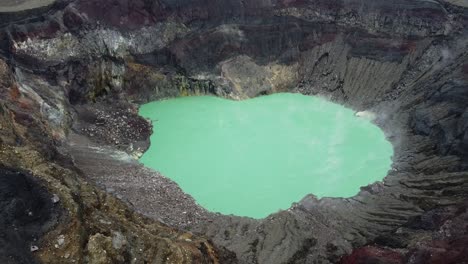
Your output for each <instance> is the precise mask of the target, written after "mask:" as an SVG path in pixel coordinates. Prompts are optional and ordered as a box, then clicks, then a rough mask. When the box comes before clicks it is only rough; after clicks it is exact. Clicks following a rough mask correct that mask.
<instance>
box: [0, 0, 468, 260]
mask: <svg viewBox="0 0 468 264" xmlns="http://www.w3.org/2000/svg"><path fill="white" fill-rule="evenodd" d="M453 2H454V1H431V0H412V1H409V0H392V1H361V0H333V1H326V0H308V1H307V0H300V1H295V0H283V1H261V0H255V1H236V0H222V1H215V2H213V1H205V0H196V1H193V0H191V1H188V0H187V1H185V0H178V1H175V0H160V1H143V0H136V1H128V0H80V1H78V0H77V1H57V2H56V3H55V4H54V5H53V6H51V7H48V8H47V11H44V12H45V13H43V12H42V13H41V12H37V11H34V12H33V11H31V12H29V13H28V14H27V15H26V17H28V19H27V20H21V21H20V20H18V19H16V18H15V16H11V15H4V16H3V18H1V19H0V21H2V23H3V24H2V25H3V26H2V30H1V33H0V34H1V35H0V47H1V54H2V56H3V57H4V58H5V60H6V61H7V62H8V65H9V66H10V67H11V68H13V69H14V78H15V80H16V81H17V82H18V86H19V88H18V89H17V91H16V90H13V91H14V92H10V94H13V96H14V95H15V94H18V95H22V96H19V98H20V99H23V101H24V99H25V97H26V99H29V101H32V102H34V103H35V104H38V106H37V107H36V108H35V109H40V111H38V112H37V115H38V117H37V118H39V120H41V122H40V123H41V126H37V127H39V128H41V130H39V131H37V129H39V128H35V127H34V126H29V129H25V131H24V133H29V135H30V138H31V140H30V142H28V143H27V144H28V145H29V144H31V145H34V146H38V147H42V148H44V149H46V150H48V151H50V150H54V149H57V152H58V153H60V154H61V155H64V156H65V157H64V158H63V159H64V160H70V159H71V160H72V161H73V164H70V166H72V167H77V168H79V169H81V170H82V171H83V174H84V175H85V176H86V177H87V179H89V180H90V181H92V182H94V183H96V184H97V185H99V186H101V187H102V189H104V190H106V191H107V192H109V193H113V194H114V195H115V196H116V197H118V198H120V199H121V200H123V201H125V202H127V204H129V205H131V206H132V207H133V208H134V209H135V210H137V211H139V212H141V213H143V214H145V215H147V216H150V217H152V218H154V219H158V220H159V221H163V222H165V223H167V224H168V225H170V226H173V227H176V228H181V229H184V230H187V231H191V232H195V233H198V234H202V235H205V236H208V237H210V238H211V239H212V240H213V241H214V243H215V244H217V245H220V246H224V247H226V248H227V249H229V250H230V251H233V252H235V254H236V258H237V259H238V260H239V261H240V262H241V263H314V262H315V263H327V262H332V263H334V262H337V261H338V260H339V259H340V258H341V256H343V255H345V254H347V253H351V252H352V249H353V248H356V247H361V246H364V245H366V244H369V243H374V242H376V241H377V242H379V241H380V242H381V244H382V245H384V246H392V247H394V248H396V249H398V250H400V251H402V252H408V249H409V248H412V244H411V245H410V243H399V244H392V245H389V242H388V241H387V240H388V239H385V238H388V237H391V236H392V235H393V234H401V233H402V232H403V234H407V235H406V236H405V235H402V237H405V239H408V240H411V241H416V242H417V241H424V239H425V238H424V234H427V232H428V231H427V230H426V229H425V228H424V221H422V222H421V221H419V222H418V221H415V220H414V219H418V217H423V216H425V215H428V214H436V215H438V214H442V212H444V209H443V208H453V207H457V206H459V205H460V204H463V203H464V202H465V201H466V195H467V193H468V192H467V191H468V190H467V189H468V178H467V177H468V172H467V167H468V166H467V165H468V148H467V146H468V118H467V117H468V114H467V113H468V110H467V103H466V102H467V101H468V89H467V87H468V63H467V61H468V52H467V50H468V49H467V48H468V47H467V44H468V41H467V40H468V34H467V33H468V32H467V26H468V9H466V8H465V7H463V5H459V4H456V3H453ZM280 91H291V92H300V93H303V94H308V95H309V94H310V95H320V96H325V97H327V98H329V99H330V100H333V101H336V102H339V103H342V104H344V105H346V106H348V107H351V108H353V109H355V110H356V111H368V112H371V113H372V114H373V115H375V116H376V120H375V122H376V123H377V124H378V125H379V126H381V128H382V129H383V130H384V132H385V133H386V135H387V136H388V138H389V140H390V141H391V142H392V143H393V145H394V148H395V155H394V158H393V160H394V164H393V166H392V169H391V171H389V174H388V175H387V177H386V178H385V179H384V180H383V182H378V183H375V184H372V185H370V186H366V187H363V188H362V190H361V192H360V193H359V194H358V195H356V196H355V197H352V198H349V199H330V198H324V199H321V200H317V199H316V198H315V197H314V196H313V195H309V196H307V197H305V198H304V199H303V200H301V201H298V203H296V204H294V205H293V206H292V207H291V208H290V209H288V210H286V211H282V212H278V213H276V214H273V215H271V216H269V217H267V218H266V219H263V220H253V219H248V218H241V217H236V216H223V215H219V214H214V213H210V212H207V211H206V210H204V209H203V208H200V207H199V206H197V205H196V204H195V202H194V201H193V199H192V198H191V197H189V196H187V195H186V194H184V193H183V192H182V191H181V190H180V189H179V188H178V187H177V186H176V185H175V184H174V183H173V182H171V181H170V180H168V179H166V178H164V177H163V176H161V175H159V174H158V173H157V172H153V171H150V170H147V169H146V168H143V167H142V166H141V165H140V164H138V163H137V162H136V161H134V160H132V159H131V157H130V156H131V155H133V156H138V155H139V154H141V152H142V151H144V150H145V149H146V148H147V147H148V141H147V139H148V135H149V132H150V131H149V127H148V124H147V123H146V122H145V121H144V120H141V119H139V118H138V117H136V116H135V113H136V106H135V103H141V102H146V101H149V100H155V99H161V98H167V97H174V96H184V95H191V94H215V95H218V96H224V97H229V98H234V99H243V98H249V97H253V96H257V95H262V94H268V93H274V92H280ZM18 95H16V96H18ZM29 101H28V102H29ZM28 102H21V101H20V102H16V101H15V102H14V103H13V105H14V106H15V107H17V106H21V105H23V104H25V103H28ZM24 111H25V112H26V113H27V114H23V115H21V117H22V118H23V119H25V120H26V121H27V120H28V116H29V115H30V114H29V113H31V111H32V110H31V109H29V110H24ZM124 117H125V118H124ZM124 119H125V120H124ZM29 122H31V121H29ZM122 124H124V125H122ZM35 129H36V130H35ZM155 129H157V127H156V128H155ZM39 132H41V133H43V135H48V136H51V137H53V138H54V141H51V140H49V139H47V138H46V139H44V138H43V137H41V136H38V135H41V134H39ZM128 135H134V137H133V136H132V137H129V136H128ZM51 142H54V143H53V146H51ZM11 144H13V143H11ZM14 144H17V143H14ZM56 158H57V157H55V156H51V157H50V159H51V160H54V159H56ZM20 160H21V159H20ZM10 167H14V166H10ZM81 184H82V183H81V182H80V183H79V184H78V185H81ZM90 188H91V187H90ZM106 197H107V196H106ZM78 200H79V198H78ZM441 208H442V209H441ZM447 210H449V211H450V210H451V209H447ZM452 218H453V219H455V218H457V219H461V218H462V217H460V214H448V217H447V218H444V219H445V220H444V221H451V220H450V219H452ZM457 221H461V220H457ZM409 223H413V225H412V226H411V230H409V231H408V230H406V229H401V227H403V226H407V225H408V224H409ZM442 225H443V224H442ZM139 228H140V229H139V230H144V229H145V228H146V227H145V226H140V227H139ZM434 228H436V227H434ZM142 232H143V231H142ZM405 232H406V233H405ZM107 236H110V235H107ZM382 238H383V240H384V241H387V242H382ZM379 239H381V240H379ZM403 240H404V239H403ZM416 242H414V243H416ZM97 244H100V243H97ZM88 245H89V243H88ZM447 245H448V244H447ZM201 251H202V254H204V252H205V251H203V250H201ZM364 251H365V250H364ZM222 252H224V251H222ZM365 252H368V251H365ZM371 252H373V251H371ZM358 253H359V252H358ZM222 254H224V253H222ZM226 254H227V253H226ZM401 254H403V253H401ZM405 254H406V253H405ZM383 255H385V254H383ZM390 255H391V256H393V255H392V254H390ZM353 256H355V255H351V257H353ZM230 257H232V256H230ZM400 257H401V256H400V255H399V257H398V258H399V260H401V261H403V258H400ZM347 260H349V259H344V260H343V261H347ZM420 260H421V261H422V258H421V259H420Z"/></svg>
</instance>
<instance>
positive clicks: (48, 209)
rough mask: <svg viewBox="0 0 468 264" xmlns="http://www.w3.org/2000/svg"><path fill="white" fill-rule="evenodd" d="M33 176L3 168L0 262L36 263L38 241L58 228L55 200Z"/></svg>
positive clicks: (1, 176) (0, 207)
mask: <svg viewBox="0 0 468 264" xmlns="http://www.w3.org/2000/svg"><path fill="white" fill-rule="evenodd" d="M36 181H37V180H35V179H34V178H32V177H31V176H30V175H26V174H23V173H21V172H16V171H11V170H8V169H5V168H3V169H0V214H1V215H0V219H1V220H0V221H1V222H0V232H1V234H2V235H1V236H0V248H1V251H0V262H1V263H35V260H34V258H33V257H32V254H31V251H34V250H35V249H34V247H35V246H36V245H35V244H36V241H37V239H39V238H40V236H41V235H43V234H44V232H46V231H49V230H50V228H51V227H53V226H54V222H56V221H57V220H58V219H57V210H56V209H54V202H53V199H52V197H51V196H50V195H49V194H48V193H47V191H46V190H45V189H44V188H41V187H39V186H40V185H39V183H37V182H36Z"/></svg>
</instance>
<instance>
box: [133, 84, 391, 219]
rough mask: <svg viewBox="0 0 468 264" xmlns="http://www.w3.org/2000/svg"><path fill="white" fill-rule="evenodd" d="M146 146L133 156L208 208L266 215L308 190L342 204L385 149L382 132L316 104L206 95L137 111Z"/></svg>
mask: <svg viewBox="0 0 468 264" xmlns="http://www.w3.org/2000/svg"><path fill="white" fill-rule="evenodd" d="M140 115H142V116H144V117H146V118H149V119H151V120H153V125H154V128H153V130H154V133H153V135H152V136H151V147H150V149H149V150H148V151H147V152H146V153H145V154H144V155H143V157H142V158H141V162H143V163H144V164H145V165H146V166H148V167H151V168H153V169H155V170H158V171H160V172H161V173H162V174H163V175H165V176H167V177H169V178H171V179H172V180H174V181H175V182H177V183H178V184H179V185H180V186H181V188H182V189H183V190H184V191H185V192H187V193H189V194H190V195H192V196H193V197H194V198H195V200H196V201H197V202H198V203H199V204H200V205H202V206H203V207H205V208H207V209H208V210H210V211H214V212H220V213H223V214H234V215H239V216H249V217H253V218H262V217H266V216H267V215H269V214H270V213H274V212H277V211H278V210H279V209H287V208H289V207H290V206H291V203H293V202H298V201H299V200H301V199H302V198H303V197H304V196H305V195H307V194H309V193H312V194H314V195H316V196H318V197H324V196H326V197H350V196H353V195H355V194H357V193H358V191H359V188H360V187H361V186H365V185H367V184H369V183H372V182H375V181H379V180H382V179H383V177H385V176H386V174H387V171H388V169H389V168H390V165H391V156H392V154H393V149H392V146H391V144H390V143H389V142H388V141H387V140H386V139H385V136H384V134H383V132H382V131H381V130H380V129H379V128H378V127H377V126H375V125H373V124H372V123H370V122H369V121H368V120H366V119H363V118H359V117H356V116H355V115H354V112H353V111H352V110H350V109H347V108H345V107H343V106H340V105H337V104H334V103H331V102H328V101H326V100H324V99H321V98H318V97H311V96H305V95H300V94H289V93H283V94H274V95H269V96H262V97H258V98H254V99H249V100H245V101H231V100H226V99H222V98H217V97H212V96H196V97H182V98H177V99H170V100H165V101H157V102H152V103H148V104H145V105H143V106H142V107H141V109H140Z"/></svg>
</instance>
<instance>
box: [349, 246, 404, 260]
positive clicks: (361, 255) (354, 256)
mask: <svg viewBox="0 0 468 264" xmlns="http://www.w3.org/2000/svg"><path fill="white" fill-rule="evenodd" d="M366 263H373V264H400V263H404V262H403V256H402V255H401V254H400V253H398V252H396V251H393V250H389V249H383V248H378V247H373V246H367V247H363V248H358V249H355V250H354V251H353V252H352V253H351V255H348V256H345V257H343V258H342V259H341V261H340V264H366Z"/></svg>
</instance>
